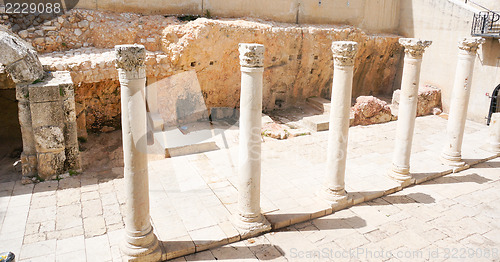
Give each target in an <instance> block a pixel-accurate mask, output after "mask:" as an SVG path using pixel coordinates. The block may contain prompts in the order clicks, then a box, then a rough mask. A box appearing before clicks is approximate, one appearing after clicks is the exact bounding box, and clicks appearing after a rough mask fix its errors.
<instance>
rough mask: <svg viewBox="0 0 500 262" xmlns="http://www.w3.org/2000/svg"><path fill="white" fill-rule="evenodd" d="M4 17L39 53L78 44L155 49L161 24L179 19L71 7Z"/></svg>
mask: <svg viewBox="0 0 500 262" xmlns="http://www.w3.org/2000/svg"><path fill="white" fill-rule="evenodd" d="M4 17H5V18H7V19H3V18H2V19H3V23H4V24H5V25H7V26H10V28H11V30H12V31H14V32H16V33H17V34H18V35H19V36H20V37H21V38H23V39H25V40H27V41H28V42H30V43H31V44H32V45H33V46H34V47H35V48H36V50H37V51H38V52H39V53H45V52H52V51H64V50H70V49H76V48H81V47H98V48H112V47H113V46H115V45H119V44H127V43H140V44H142V45H144V46H145V47H146V48H147V49H148V50H149V51H157V50H159V47H160V36H161V31H162V30H163V28H165V26H167V25H169V24H172V23H178V20H177V19H176V18H174V17H169V18H165V17H164V16H160V15H152V16H142V15H139V14H132V13H123V14H119V13H112V12H99V11H93V10H84V9H73V10H71V11H70V12H68V13H66V14H64V15H62V16H60V17H57V18H54V17H51V16H49V15H47V14H42V15H37V16H35V15H32V14H30V15H24V14H23V15H16V14H11V15H7V16H5V15H4Z"/></svg>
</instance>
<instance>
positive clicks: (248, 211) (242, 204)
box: [235, 44, 271, 237]
mask: <svg viewBox="0 0 500 262" xmlns="http://www.w3.org/2000/svg"><path fill="white" fill-rule="evenodd" d="M239 52H240V65H241V96H240V97H241V98H240V135H239V140H240V144H239V168H238V171H239V172H238V173H239V182H238V214H237V217H236V219H235V224H236V226H237V227H238V228H239V229H240V231H242V236H243V237H246V236H248V235H250V234H256V233H259V232H263V231H267V230H270V229H271V227H270V224H269V222H268V221H267V220H266V219H265V218H264V216H263V215H262V214H261V210H260V176H261V125H262V120H261V118H262V79H263V73H264V67H263V66H264V61H263V60H264V46H263V45H259V44H240V45H239Z"/></svg>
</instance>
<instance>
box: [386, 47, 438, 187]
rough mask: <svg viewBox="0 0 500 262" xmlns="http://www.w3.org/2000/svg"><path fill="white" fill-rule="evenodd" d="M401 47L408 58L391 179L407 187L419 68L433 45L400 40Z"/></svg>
mask: <svg viewBox="0 0 500 262" xmlns="http://www.w3.org/2000/svg"><path fill="white" fill-rule="evenodd" d="M399 43H400V44H401V45H402V46H404V48H405V58H404V68H403V78H402V80H401V94H400V104H399V112H398V121H397V130H396V139H395V146H394V153H393V161H392V168H391V169H390V170H389V176H390V177H391V178H392V179H394V180H396V181H398V182H400V183H403V184H408V183H410V180H411V175H410V155H411V147H412V141H413V133H414V129H415V117H416V116H417V98H418V85H419V78H420V66H421V64H422V56H423V54H424V51H425V48H427V47H428V46H430V45H431V44H432V41H426V40H420V39H415V38H401V39H399Z"/></svg>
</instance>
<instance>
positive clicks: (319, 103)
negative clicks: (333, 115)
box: [306, 97, 331, 114]
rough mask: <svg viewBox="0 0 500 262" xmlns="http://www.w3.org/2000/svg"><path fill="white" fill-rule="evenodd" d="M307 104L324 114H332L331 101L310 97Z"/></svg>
mask: <svg viewBox="0 0 500 262" xmlns="http://www.w3.org/2000/svg"><path fill="white" fill-rule="evenodd" d="M306 101H307V103H308V104H309V105H311V106H312V107H314V108H316V109H318V110H319V111H321V112H323V113H324V114H327V113H330V107H331V101H330V100H328V99H324V98H322V97H309V98H307V99H306Z"/></svg>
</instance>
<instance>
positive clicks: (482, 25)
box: [465, 0, 500, 38]
mask: <svg viewBox="0 0 500 262" xmlns="http://www.w3.org/2000/svg"><path fill="white" fill-rule="evenodd" d="M465 3H466V4H467V3H471V4H473V5H475V6H477V7H480V8H482V9H484V10H486V11H481V12H479V13H477V14H474V18H473V20H472V29H471V35H473V36H483V37H495V38H500V14H499V12H495V11H492V10H490V9H488V8H486V7H484V6H482V5H480V4H478V3H476V2H474V1H472V0H465Z"/></svg>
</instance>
